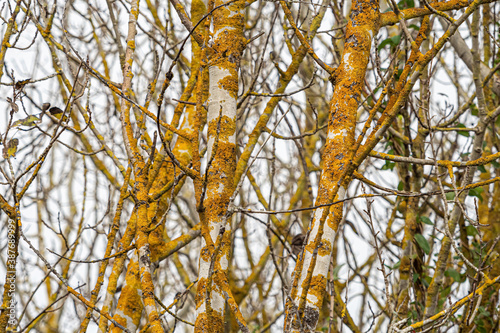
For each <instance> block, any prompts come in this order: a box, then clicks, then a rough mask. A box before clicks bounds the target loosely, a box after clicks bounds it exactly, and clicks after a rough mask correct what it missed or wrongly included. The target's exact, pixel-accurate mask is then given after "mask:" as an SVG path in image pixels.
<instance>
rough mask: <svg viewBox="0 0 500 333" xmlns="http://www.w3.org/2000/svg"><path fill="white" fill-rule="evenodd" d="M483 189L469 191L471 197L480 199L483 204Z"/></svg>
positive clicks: (477, 188)
mask: <svg viewBox="0 0 500 333" xmlns="http://www.w3.org/2000/svg"><path fill="white" fill-rule="evenodd" d="M483 191H484V190H483V188H482V187H476V188H471V189H470V190H469V194H468V195H469V196H471V197H476V198H478V199H479V200H480V201H481V202H483V197H482V196H481V193H482V192H483Z"/></svg>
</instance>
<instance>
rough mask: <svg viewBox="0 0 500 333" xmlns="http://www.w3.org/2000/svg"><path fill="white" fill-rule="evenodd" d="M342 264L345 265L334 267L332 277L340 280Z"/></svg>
mask: <svg viewBox="0 0 500 333" xmlns="http://www.w3.org/2000/svg"><path fill="white" fill-rule="evenodd" d="M342 266H344V264H341V265H338V266H337V267H335V268H334V269H332V278H333V280H338V279H339V272H340V269H341V268H342Z"/></svg>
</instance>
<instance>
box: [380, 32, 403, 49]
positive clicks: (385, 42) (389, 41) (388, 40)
mask: <svg viewBox="0 0 500 333" xmlns="http://www.w3.org/2000/svg"><path fill="white" fill-rule="evenodd" d="M400 41H401V35H396V36H393V37H389V38H386V39H384V40H383V41H382V42H381V43H380V44H379V45H378V50H379V51H380V50H382V49H383V48H384V47H385V46H386V45H390V46H396V45H398V44H399V42H400Z"/></svg>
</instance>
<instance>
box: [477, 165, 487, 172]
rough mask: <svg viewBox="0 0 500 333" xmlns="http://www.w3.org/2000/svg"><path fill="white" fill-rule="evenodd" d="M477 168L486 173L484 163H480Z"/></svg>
mask: <svg viewBox="0 0 500 333" xmlns="http://www.w3.org/2000/svg"><path fill="white" fill-rule="evenodd" d="M477 169H478V170H479V171H481V173H486V168H485V167H484V165H478V166H477Z"/></svg>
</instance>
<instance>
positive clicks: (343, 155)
mask: <svg viewBox="0 0 500 333" xmlns="http://www.w3.org/2000/svg"><path fill="white" fill-rule="evenodd" d="M378 18H379V7H378V2H377V1H356V2H354V3H353V10H352V15H351V20H350V21H349V23H348V25H347V32H346V43H345V48H344V53H343V56H342V62H341V64H340V65H339V67H338V69H337V71H336V73H337V78H336V85H335V91H334V94H333V97H332V100H331V102H330V112H329V119H328V134H327V140H326V143H325V147H324V153H323V169H322V173H321V179H320V183H319V189H318V195H317V198H316V203H315V204H316V205H321V204H326V203H330V202H332V200H334V198H335V197H336V196H337V193H338V199H343V197H344V195H345V188H346V187H347V185H348V183H349V178H350V175H349V174H348V173H347V171H348V170H347V165H348V164H349V161H350V159H351V158H352V156H353V149H354V130H355V126H356V111H357V107H358V105H359V103H360V102H361V99H362V98H361V92H362V87H363V85H364V79H365V73H366V68H367V65H368V61H369V52H370V48H371V40H372V38H373V36H374V35H375V34H376V33H377V31H378V22H379V19H378ZM351 172H352V171H351ZM341 219H342V204H338V205H334V206H333V207H330V208H321V209H317V210H316V211H315V214H314V217H313V219H312V222H311V224H310V226H309V237H308V238H309V239H308V242H307V245H306V251H305V252H304V255H303V258H300V259H299V262H298V263H297V265H296V268H295V271H294V282H293V285H292V291H291V297H292V300H289V301H288V302H287V306H286V319H285V329H290V330H291V331H293V332H298V331H300V330H301V329H302V328H301V327H300V325H298V323H299V321H300V322H302V323H304V325H306V327H304V329H305V330H306V331H313V330H315V328H316V323H317V320H318V318H319V309H320V305H321V304H322V302H323V295H324V290H325V287H326V279H325V278H324V277H325V276H326V275H327V274H328V269H329V262H330V254H331V244H332V243H333V241H334V236H335V232H336V230H337V228H338V223H339V222H340V220H341ZM327 220H328V222H326V221H327ZM299 281H301V282H299ZM294 309H298V316H299V317H300V318H297V316H296V313H297V311H295V310H294Z"/></svg>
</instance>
